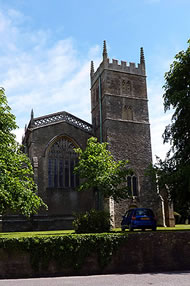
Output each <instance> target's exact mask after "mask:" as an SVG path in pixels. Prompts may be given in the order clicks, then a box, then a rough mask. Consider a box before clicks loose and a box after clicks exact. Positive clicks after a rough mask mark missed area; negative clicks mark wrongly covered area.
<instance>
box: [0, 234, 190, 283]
mask: <svg viewBox="0 0 190 286" xmlns="http://www.w3.org/2000/svg"><path fill="white" fill-rule="evenodd" d="M0 257H1V259H0V278H19V277H20V278H21V277H42V276H65V275H90V274H109V273H145V272H163V271H183V270H190V232H188V231H176V232H172V231H164V232H144V233H140V232H137V233H135V232H134V233H131V234H129V236H128V238H127V241H126V242H125V243H124V244H123V245H122V246H121V247H120V248H119V249H118V251H117V252H116V253H115V254H114V255H113V256H112V259H111V261H110V263H109V264H108V265H107V266H106V267H104V268H103V267H101V266H100V265H99V263H98V259H97V253H96V250H94V252H92V254H91V256H90V257H87V258H86V260H85V263H84V264H83V265H82V266H81V268H79V269H78V270H74V269H72V268H66V267H63V266H60V265H57V264H56V261H53V260H51V259H50V260H49V261H48V263H47V265H41V267H40V268H39V269H34V268H32V266H31V261H30V256H29V254H28V253H27V252H25V251H23V250H22V249H15V250H10V249H2V248H1V249H0ZM63 259H64V257H63Z"/></svg>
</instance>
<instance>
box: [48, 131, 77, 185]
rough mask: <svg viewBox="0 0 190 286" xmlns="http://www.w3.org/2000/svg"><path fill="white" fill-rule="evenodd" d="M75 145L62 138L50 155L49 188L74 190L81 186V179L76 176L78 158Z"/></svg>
mask: <svg viewBox="0 0 190 286" xmlns="http://www.w3.org/2000/svg"><path fill="white" fill-rule="evenodd" d="M74 148H76V146H74V144H73V143H72V142H71V141H70V140H68V139H67V138H65V137H60V138H59V139H58V140H57V141H56V142H55V143H54V144H53V145H52V146H51V148H50V150H49V153H48V187H49V188H74V187H76V186H78V185H79V179H78V176H77V175H76V174H74V172H73V171H74V167H75V165H76V163H77V160H78V156H77V154H76V153H75V151H74Z"/></svg>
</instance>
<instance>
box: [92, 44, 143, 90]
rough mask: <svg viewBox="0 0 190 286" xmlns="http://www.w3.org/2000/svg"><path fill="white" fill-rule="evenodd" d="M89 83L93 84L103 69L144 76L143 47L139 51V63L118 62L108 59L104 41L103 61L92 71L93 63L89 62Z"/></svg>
mask: <svg viewBox="0 0 190 286" xmlns="http://www.w3.org/2000/svg"><path fill="white" fill-rule="evenodd" d="M91 65H92V66H91V84H92V85H93V84H94V82H95V81H96V80H97V78H98V77H99V76H100V74H101V73H102V72H103V70H106V69H107V70H112V71H119V72H123V73H130V74H135V75H140V76H146V72H145V60H144V52H143V48H141V51H140V63H138V64H135V63H133V62H129V63H128V62H126V61H121V62H119V61H118V60H116V59H112V61H110V59H109V58H108V57H107V49H106V42H105V41H104V48H103V61H102V62H101V63H100V65H99V67H98V68H97V70H96V71H95V72H94V65H93V62H91Z"/></svg>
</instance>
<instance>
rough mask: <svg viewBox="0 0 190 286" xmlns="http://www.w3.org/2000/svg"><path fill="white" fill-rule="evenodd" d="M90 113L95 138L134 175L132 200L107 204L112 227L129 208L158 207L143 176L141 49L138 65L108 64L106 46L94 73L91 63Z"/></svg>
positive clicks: (145, 121) (145, 138)
mask: <svg viewBox="0 0 190 286" xmlns="http://www.w3.org/2000/svg"><path fill="white" fill-rule="evenodd" d="M91 108H92V110H91V112H92V125H93V130H94V133H95V135H96V136H97V137H98V138H99V140H100V142H101V141H106V142H108V143H109V145H108V148H109V149H110V151H111V153H112V154H113V156H114V158H115V159H116V160H121V159H126V160H129V165H130V167H131V168H132V169H133V170H134V175H133V176H132V177H128V178H127V181H128V187H129V190H130V195H131V198H130V199H128V200H124V201H122V202H120V203H119V204H118V203H114V202H113V201H110V202H109V208H110V212H111V213H112V216H113V219H114V222H115V225H117V226H118V225H119V224H120V220H121V215H123V214H124V212H125V211H126V209H127V208H128V207H130V206H132V205H134V206H138V207H141V206H142V207H149V208H153V209H154V210H156V209H157V207H158V197H157V194H156V192H155V190H154V189H153V188H152V186H151V184H150V182H149V178H148V177H147V176H146V175H145V171H146V168H147V167H148V166H149V165H150V164H151V163H152V151H151V140H150V124H149V115H148V99H147V87H146V71H145V59H144V53H143V48H141V51H140V64H138V66H136V65H135V63H129V64H127V62H125V61H121V63H118V61H117V60H112V62H110V60H109V58H108V55H107V49H106V42H105V41H104V47H103V61H102V63H101V64H100V65H99V67H98V69H97V70H96V71H94V65H93V62H91Z"/></svg>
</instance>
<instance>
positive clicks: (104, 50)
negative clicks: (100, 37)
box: [102, 40, 108, 60]
mask: <svg viewBox="0 0 190 286" xmlns="http://www.w3.org/2000/svg"><path fill="white" fill-rule="evenodd" d="M102 55H103V60H105V59H107V57H108V53H107V48H106V41H105V40H104V45H103V54H102Z"/></svg>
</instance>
